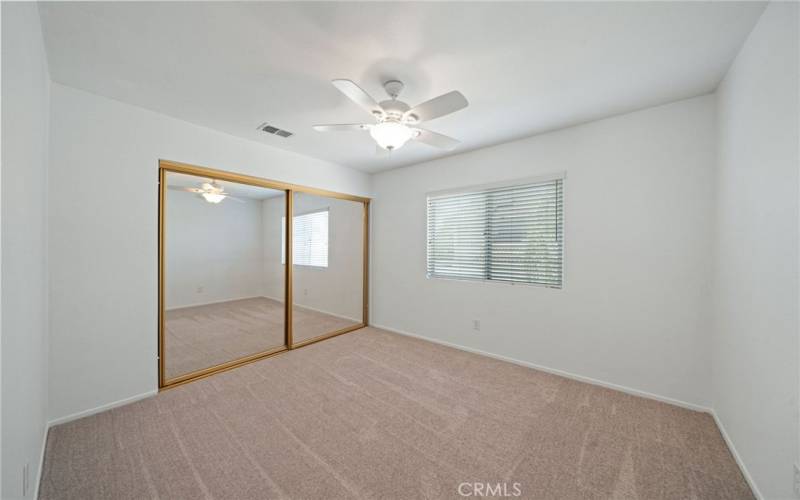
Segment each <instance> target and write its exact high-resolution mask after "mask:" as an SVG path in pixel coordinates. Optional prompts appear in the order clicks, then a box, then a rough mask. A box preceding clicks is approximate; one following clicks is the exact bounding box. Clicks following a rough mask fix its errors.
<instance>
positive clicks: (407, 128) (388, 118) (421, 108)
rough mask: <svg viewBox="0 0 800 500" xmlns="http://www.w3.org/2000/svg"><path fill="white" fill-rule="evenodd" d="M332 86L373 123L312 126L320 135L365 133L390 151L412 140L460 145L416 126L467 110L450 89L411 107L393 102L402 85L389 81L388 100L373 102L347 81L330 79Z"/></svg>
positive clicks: (447, 147)
mask: <svg viewBox="0 0 800 500" xmlns="http://www.w3.org/2000/svg"><path fill="white" fill-rule="evenodd" d="M332 83H333V85H334V87H336V88H337V89H339V90H340V91H341V92H342V93H343V94H344V95H346V96H347V97H349V98H350V99H351V100H352V101H353V102H355V103H356V104H358V105H359V106H361V108H363V109H364V110H366V111H367V112H368V113H369V114H370V115H372V117H373V118H374V119H375V121H376V122H377V123H348V124H342V125H314V130H318V131H320V132H349V131H355V132H359V131H361V132H369V134H370V135H371V136H372V138H373V139H374V140H375V142H377V143H378V146H379V147H380V148H382V150H385V151H394V150H395V149H399V148H401V147H403V145H404V144H405V143H406V142H407V141H409V140H414V141H418V142H422V143H425V144H427V145H429V146H433V147H435V148H439V149H445V150H448V151H449V150H453V149H455V148H456V146H458V145H459V144H460V142H459V141H458V140H456V139H453V138H452V137H447V136H446V135H442V134H439V133H437V132H432V131H430V130H428V129H425V128H422V127H420V126H419V125H420V123H423V122H428V121H430V120H433V119H435V118H439V117H440V116H445V115H449V114H450V113H454V112H456V111H458V110H460V109H463V108H466V107H467V104H468V103H467V99H466V98H465V97H464V96H463V95H462V94H461V92H459V91H457V90H454V91H452V92H448V93H447V94H444V95H440V96H439V97H434V98H433V99H430V100H428V101H425V102H423V103H422V104H418V105H417V106H415V107H413V108H412V107H411V106H409V105H408V104H406V103H404V102H403V101H400V100H398V99H397V97H398V96H399V95H400V92H401V91H402V90H403V82H401V81H399V80H389V81H388V82H386V83H384V84H383V88H384V89H385V90H386V93H387V94H389V97H390V99H387V100H385V101H381V102H376V101H375V99H373V98H372V97H371V96H370V95H369V94H367V93H366V92H364V90H363V89H362V88H361V87H359V86H358V85H356V84H355V83H353V82H352V81H350V80H333V82H332Z"/></svg>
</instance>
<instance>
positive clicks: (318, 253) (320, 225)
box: [281, 208, 328, 267]
mask: <svg viewBox="0 0 800 500" xmlns="http://www.w3.org/2000/svg"><path fill="white" fill-rule="evenodd" d="M292 227H293V231H294V232H293V235H294V241H293V247H294V248H293V251H292V260H293V262H292V263H293V264H294V265H296V266H311V267H328V209H327V208H326V209H324V210H317V211H314V212H309V213H305V214H299V215H295V216H294V224H293V226H292ZM281 264H286V217H282V218H281Z"/></svg>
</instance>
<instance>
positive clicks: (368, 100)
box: [331, 79, 383, 117]
mask: <svg viewBox="0 0 800 500" xmlns="http://www.w3.org/2000/svg"><path fill="white" fill-rule="evenodd" d="M331 83H332V84H333V86H334V87H336V88H337V89H339V91H340V92H341V93H342V94H344V95H346V96H347V97H349V98H350V100H352V101H353V102H354V103H356V104H358V105H359V106H361V107H362V108H363V109H364V110H366V111H367V113H369V114H370V115H372V116H373V117H376V116H381V115H383V108H381V107H380V105H379V104H378V103H377V102H376V101H375V99H373V98H372V96H370V95H369V94H367V93H366V92H364V89H362V88H361V87H359V86H358V85H356V84H355V83H353V82H352V81H350V80H342V79H338V80H331Z"/></svg>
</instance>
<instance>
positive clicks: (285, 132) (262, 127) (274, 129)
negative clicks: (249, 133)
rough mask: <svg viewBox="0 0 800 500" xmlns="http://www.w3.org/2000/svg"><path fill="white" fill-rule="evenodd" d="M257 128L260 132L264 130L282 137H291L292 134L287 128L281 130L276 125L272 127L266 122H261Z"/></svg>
mask: <svg viewBox="0 0 800 500" xmlns="http://www.w3.org/2000/svg"><path fill="white" fill-rule="evenodd" d="M257 128H258V130H260V131H262V132H266V133H268V134H272V135H278V136H280V137H284V138H286V137H291V136H292V135H294V134H292V133H291V132H289V131H288V130H283V129H280V128H278V127H273V126H272V125H270V124H269V123H266V122H264V123H262V124H261V125H259V126H258V127H257Z"/></svg>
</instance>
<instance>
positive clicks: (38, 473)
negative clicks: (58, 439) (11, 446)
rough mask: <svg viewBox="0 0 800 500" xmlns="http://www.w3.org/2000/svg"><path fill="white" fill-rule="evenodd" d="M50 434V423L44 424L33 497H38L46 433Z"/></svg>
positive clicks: (45, 448)
mask: <svg viewBox="0 0 800 500" xmlns="http://www.w3.org/2000/svg"><path fill="white" fill-rule="evenodd" d="M48 434H50V424H49V423H47V424H45V426H44V439H42V449H41V451H40V452H39V470H37V471H36V484H35V485H34V486H33V498H34V499H36V498H39V484H41V482H42V469H43V468H44V452H45V451H46V450H47V435H48Z"/></svg>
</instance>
